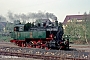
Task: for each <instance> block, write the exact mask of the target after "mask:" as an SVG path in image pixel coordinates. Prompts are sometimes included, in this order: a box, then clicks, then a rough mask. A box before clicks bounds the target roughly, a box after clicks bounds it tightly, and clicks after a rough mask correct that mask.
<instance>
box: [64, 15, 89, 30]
mask: <svg viewBox="0 0 90 60" xmlns="http://www.w3.org/2000/svg"><path fill="white" fill-rule="evenodd" d="M88 18H90V15H67V16H66V17H65V19H64V22H63V27H64V29H65V26H67V23H70V22H72V20H76V22H77V23H81V22H82V21H84V20H87V19H88Z"/></svg>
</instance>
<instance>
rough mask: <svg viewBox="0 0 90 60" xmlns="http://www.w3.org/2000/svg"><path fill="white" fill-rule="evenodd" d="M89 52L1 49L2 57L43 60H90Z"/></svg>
mask: <svg viewBox="0 0 90 60" xmlns="http://www.w3.org/2000/svg"><path fill="white" fill-rule="evenodd" d="M89 54H90V53H89V52H82V51H63V50H59V51H58V50H44V49H36V48H21V47H0V55H5V56H18V57H26V58H35V59H42V60H89Z"/></svg>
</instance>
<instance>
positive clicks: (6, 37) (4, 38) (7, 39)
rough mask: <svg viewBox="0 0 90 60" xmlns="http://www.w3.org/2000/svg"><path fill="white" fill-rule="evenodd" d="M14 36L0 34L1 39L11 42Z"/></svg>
mask: <svg viewBox="0 0 90 60" xmlns="http://www.w3.org/2000/svg"><path fill="white" fill-rule="evenodd" d="M11 39H12V38H11V37H10V36H0V41H6V42H9V41H10V40H11Z"/></svg>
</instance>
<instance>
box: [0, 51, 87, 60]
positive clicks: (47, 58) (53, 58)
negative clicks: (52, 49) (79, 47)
mask: <svg viewBox="0 0 90 60" xmlns="http://www.w3.org/2000/svg"><path fill="white" fill-rule="evenodd" d="M0 54H1V55H5V56H18V57H26V58H35V59H43V60H60V59H62V60H67V59H69V60H88V59H81V58H68V57H57V56H44V55H34V54H23V53H11V52H4V51H0Z"/></svg>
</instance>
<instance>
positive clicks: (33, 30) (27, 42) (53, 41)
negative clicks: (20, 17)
mask: <svg viewBox="0 0 90 60" xmlns="http://www.w3.org/2000/svg"><path fill="white" fill-rule="evenodd" d="M63 34H64V31H63V27H62V24H61V23H58V21H57V19H55V21H54V22H51V21H50V20H49V19H38V20H36V21H35V22H33V23H27V24H21V23H20V21H17V22H16V24H15V25H14V31H13V32H12V33H11V37H12V38H13V40H10V42H12V43H14V44H16V45H18V46H20V47H29V48H42V49H69V39H64V37H63Z"/></svg>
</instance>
